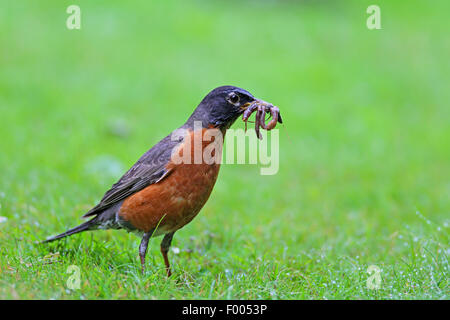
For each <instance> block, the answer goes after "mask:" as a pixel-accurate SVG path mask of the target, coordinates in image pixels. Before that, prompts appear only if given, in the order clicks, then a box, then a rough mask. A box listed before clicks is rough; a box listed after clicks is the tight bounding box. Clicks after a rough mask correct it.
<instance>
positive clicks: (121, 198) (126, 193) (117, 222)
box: [42, 85, 272, 277]
mask: <svg viewBox="0 0 450 320" xmlns="http://www.w3.org/2000/svg"><path fill="white" fill-rule="evenodd" d="M256 102H257V103H259V104H260V105H264V106H272V105H271V104H270V103H268V102H266V101H264V100H260V99H257V98H255V97H254V96H253V95H252V94H251V93H250V92H248V91H247V90H244V89H242V88H239V87H235V86H229V85H227V86H220V87H217V88H215V89H213V90H212V91H210V92H209V93H208V94H207V95H206V96H205V97H204V98H203V99H202V100H201V102H200V103H199V105H198V106H197V107H196V108H195V110H194V111H193V112H192V114H191V115H190V116H189V117H188V119H187V121H186V122H185V123H184V124H183V125H182V126H181V127H179V128H177V129H175V130H173V131H172V132H171V133H170V134H169V135H167V136H166V137H165V138H163V139H162V140H161V141H159V142H158V143H157V144H155V145H154V146H153V147H152V148H151V149H150V150H148V151H147V152H146V153H144V154H143V155H142V156H141V157H140V158H139V160H138V161H137V162H136V163H135V164H134V165H133V166H132V167H131V168H130V169H129V170H128V171H127V172H126V173H125V174H124V175H123V176H122V177H121V178H120V179H119V180H118V181H117V182H116V183H114V184H113V185H112V187H111V188H110V189H109V190H108V191H106V193H105V194H104V196H103V197H102V199H101V200H100V202H99V203H98V204H97V205H96V206H94V207H93V208H92V209H90V210H89V211H88V212H87V213H85V214H84V215H83V218H90V220H88V221H86V222H84V223H82V224H80V225H78V226H76V227H74V228H72V229H69V230H67V231H65V232H63V233H61V234H58V235H56V236H53V237H49V238H47V239H46V240H44V241H42V243H48V242H51V241H55V240H59V239H62V238H65V237H67V236H71V235H74V234H77V233H80V232H83V231H92V230H102V229H125V230H126V231H128V232H133V233H135V234H136V235H138V236H139V237H141V242H140V245H139V257H140V262H141V270H142V273H144V272H145V257H146V253H147V247H148V243H149V240H150V238H153V237H157V236H162V235H163V236H164V237H163V239H162V241H161V245H160V250H161V253H162V256H163V259H164V264H165V270H166V274H167V276H168V277H170V276H171V274H172V272H171V268H170V263H169V259H168V252H169V249H170V246H171V243H172V239H173V236H174V234H175V232H177V231H178V230H179V229H181V228H182V227H184V226H185V225H186V224H188V223H189V222H191V221H192V219H194V217H195V216H196V215H197V214H198V213H199V212H200V210H201V209H202V208H203V206H204V205H205V203H206V202H207V200H208V199H209V196H210V194H211V192H212V190H213V187H214V185H215V183H216V180H217V177H218V173H219V169H220V161H208V162H206V161H195V160H196V159H194V158H195V151H198V150H200V151H201V152H204V151H205V149H206V148H208V146H209V145H210V144H211V143H213V142H215V147H216V148H215V149H214V150H212V152H211V155H212V157H213V158H214V159H220V158H221V152H222V148H221V147H222V145H223V139H224V136H225V133H226V131H227V130H228V129H229V128H230V126H231V125H232V124H233V123H234V122H235V121H236V119H237V118H239V116H241V115H242V114H243V112H244V111H245V110H246V109H247V108H248V107H249V106H250V105H252V104H254V103H256ZM207 134H210V136H211V137H210V139H209V141H206V140H208V139H204V140H205V141H203V137H204V136H205V135H207ZM196 137H200V138H202V142H200V144H199V143H198V142H197V144H196V141H195V138H196ZM195 145H196V147H195ZM195 148H196V149H195ZM189 151H193V153H194V155H192V152H189ZM180 159H181V160H184V161H180ZM197 160H198V159H197Z"/></svg>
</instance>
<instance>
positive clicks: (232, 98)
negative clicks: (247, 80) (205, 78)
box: [228, 92, 240, 105]
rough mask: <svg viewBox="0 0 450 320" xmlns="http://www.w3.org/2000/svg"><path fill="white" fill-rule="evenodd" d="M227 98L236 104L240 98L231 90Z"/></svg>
mask: <svg viewBox="0 0 450 320" xmlns="http://www.w3.org/2000/svg"><path fill="white" fill-rule="evenodd" d="M228 100H229V101H230V102H231V103H232V104H234V105H237V104H238V103H239V100H240V98H239V95H237V94H236V93H234V92H232V93H230V95H229V96H228Z"/></svg>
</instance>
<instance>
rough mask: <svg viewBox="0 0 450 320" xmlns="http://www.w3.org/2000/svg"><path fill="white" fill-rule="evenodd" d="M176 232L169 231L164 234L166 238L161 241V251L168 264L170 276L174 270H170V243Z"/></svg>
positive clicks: (167, 268)
mask: <svg viewBox="0 0 450 320" xmlns="http://www.w3.org/2000/svg"><path fill="white" fill-rule="evenodd" d="M174 233H175V232H171V233H167V234H166V235H165V236H164V239H163V240H162V241H161V253H162V255H163V258H164V264H165V265H166V271H167V276H168V277H170V276H171V275H172V272H171V271H170V264H169V258H168V257H167V253H168V252H169V248H170V244H171V243H172V238H173V234H174Z"/></svg>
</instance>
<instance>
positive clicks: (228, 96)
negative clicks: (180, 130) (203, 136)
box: [187, 86, 270, 129]
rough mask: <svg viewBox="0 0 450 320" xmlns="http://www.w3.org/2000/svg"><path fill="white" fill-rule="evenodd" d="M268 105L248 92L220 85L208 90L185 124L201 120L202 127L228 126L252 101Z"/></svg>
mask: <svg viewBox="0 0 450 320" xmlns="http://www.w3.org/2000/svg"><path fill="white" fill-rule="evenodd" d="M255 101H258V103H260V104H267V105H270V104H269V103H268V102H265V101H262V100H259V99H257V98H255V97H254V96H253V95H252V94H251V93H250V92H248V91H246V90H244V89H241V88H238V87H234V86H222V87H218V88H215V89H214V90H212V91H211V92H209V93H208V94H207V95H206V97H204V98H203V100H202V101H201V102H200V104H199V105H198V107H197V108H196V109H195V111H194V112H193V113H192V115H191V117H190V118H189V120H188V122H187V124H192V123H193V122H194V121H201V122H202V125H203V127H205V128H207V127H215V128H221V129H227V128H229V127H230V126H231V125H232V124H233V123H234V121H236V119H237V118H238V117H239V116H240V115H241V114H242V113H243V112H244V110H245V109H246V108H248V107H249V106H250V104H252V103H253V102H255Z"/></svg>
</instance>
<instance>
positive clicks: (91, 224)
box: [41, 218, 98, 243]
mask: <svg viewBox="0 0 450 320" xmlns="http://www.w3.org/2000/svg"><path fill="white" fill-rule="evenodd" d="M96 220H97V218H94V219H91V220H89V221H86V222H84V223H82V224H80V225H79V226H76V227H75V228H72V229H69V230H67V231H66V232H63V233H61V234H58V235H56V236H53V237H50V238H47V239H46V240H44V241H42V242H41V243H47V242H52V241H55V240H59V239H62V238H65V237H68V236H71V235H73V234H75V233H79V232H83V231H87V230H92V229H96V227H97V225H98V224H97V221H96Z"/></svg>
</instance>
